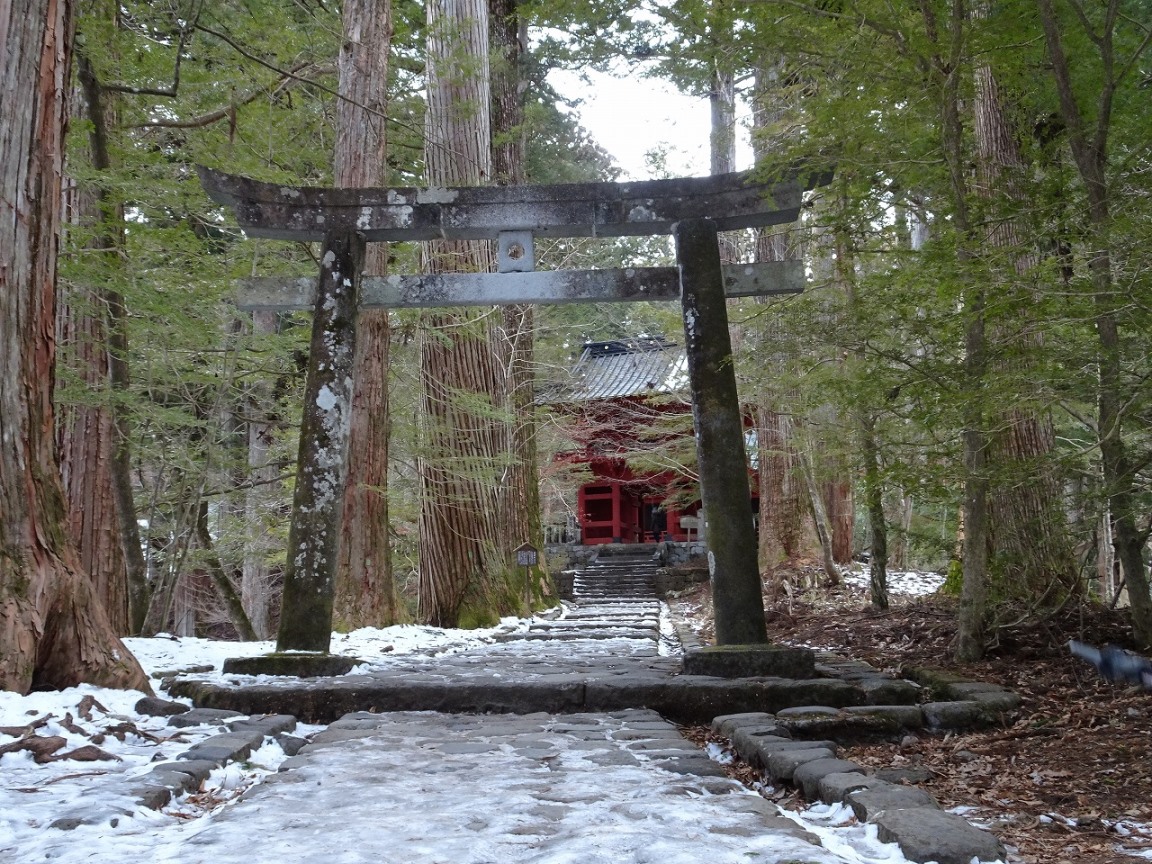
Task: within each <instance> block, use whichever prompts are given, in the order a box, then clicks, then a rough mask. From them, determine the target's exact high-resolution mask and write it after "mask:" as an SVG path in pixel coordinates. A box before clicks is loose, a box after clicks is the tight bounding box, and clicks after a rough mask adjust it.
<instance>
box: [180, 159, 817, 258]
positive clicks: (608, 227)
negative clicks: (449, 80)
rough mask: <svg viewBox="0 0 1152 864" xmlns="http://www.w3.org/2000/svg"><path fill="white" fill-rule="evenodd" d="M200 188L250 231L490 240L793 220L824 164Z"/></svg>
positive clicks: (241, 182) (296, 236)
mask: <svg viewBox="0 0 1152 864" xmlns="http://www.w3.org/2000/svg"><path fill="white" fill-rule="evenodd" d="M197 170H198V171H199V173H200V182H201V184H202V185H203V186H204V189H205V191H206V192H207V193H208V196H209V197H210V198H211V199H212V200H213V201H216V202H217V203H219V204H224V205H227V206H229V207H231V208H232V209H233V210H234V211H235V213H236V219H237V221H238V222H239V224H240V227H241V228H243V229H244V231H245V232H246V233H247V234H248V235H249V236H252V237H264V238H268V239H273V240H297V241H318V240H323V239H324V236H325V234H327V233H329V232H348V233H357V234H360V235H362V236H363V237H364V239H365V240H369V241H382V240H388V241H401V240H437V239H448V240H491V239H496V237H497V236H498V235H499V234H500V233H501V232H504V231H513V230H527V231H531V232H532V233H533V234H534V235H535V236H537V237H625V236H639V235H651V234H669V233H671V231H672V225H673V224H674V223H676V222H679V221H681V220H684V219H696V218H708V219H712V220H713V221H714V222H715V223H716V227H717V228H718V229H719V230H721V231H732V230H737V229H740V228H758V227H763V226H766V225H779V224H784V223H788V222H794V221H795V220H796V218H797V217H798V215H799V212H800V204H801V198H802V195H803V193H804V192H805V191H806V190H808V189H813V188H815V187H816V186H822V185H824V184H826V183H828V182H829V180H830V179H831V173H830V172H824V171H819V170H813V169H811V168H797V169H794V170H792V171H790V172H788V174H787V175H786V176H784V177H783V178H782V179H779V180H777V181H775V182H771V183H765V182H762V181H758V180H755V179H754V178H753V175H752V172H743V173H736V174H722V175H718V176H713V177H687V178H676V179H671V180H643V181H638V182H632V183H566V184H560V185H553V186H465V187H449V188H428V189H415V188H398V189H383V188H372V189H352V188H348V189H335V188H321V187H309V186H302V187H295V186H285V185H281V184H277V183H264V182H261V181H258V180H252V179H249V178H247V177H240V176H236V175H232V174H224V173H221V172H219V171H214V170H212V169H210V168H204V167H198V169H197Z"/></svg>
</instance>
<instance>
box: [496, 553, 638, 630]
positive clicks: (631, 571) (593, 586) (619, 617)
mask: <svg viewBox="0 0 1152 864" xmlns="http://www.w3.org/2000/svg"><path fill="white" fill-rule="evenodd" d="M606 548H607V547H606ZM658 566H659V565H658V564H657V562H656V561H655V560H653V558H652V555H651V554H650V553H647V552H642V553H636V552H628V553H624V554H612V553H608V554H604V553H601V554H600V556H599V557H598V558H597V560H596V561H594V562H593V563H592V564H590V565H589V566H588V567H587V569H585V570H581V571H580V572H579V573H577V574H576V579H575V587H574V591H573V598H574V599H573V602H572V603H570V604H569V605H568V606H566V607H565V609H564V612H563V613H562V614H561V616H560V617H559V618H554V619H541V620H536V621H533V622H532V625H531V626H530V627H529V629H528V632H527V633H521V634H518V635H519V638H521V639H537V640H543V639H557V640H574V639H647V640H652V641H653V642H656V641H658V640H659V638H660V600H659V598H658V597H657V595H656V569H657V567H658Z"/></svg>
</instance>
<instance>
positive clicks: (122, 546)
mask: <svg viewBox="0 0 1152 864" xmlns="http://www.w3.org/2000/svg"><path fill="white" fill-rule="evenodd" d="M104 11H105V14H106V15H107V17H108V18H110V19H112V21H113V22H114V21H115V18H116V13H115V11H114V10H104ZM77 79H78V84H79V87H77V88H76V91H75V92H74V100H75V101H74V109H75V112H74V113H75V114H76V116H78V117H82V118H83V119H84V120H85V121H86V122H87V124H88V126H89V130H90V131H89V135H88V143H89V152H88V158H89V162H90V164H91V167H92V168H94V169H95V170H97V171H99V172H107V171H110V170H111V169H112V167H113V165H112V158H111V149H110V146H109V134H110V127H111V125H112V124H113V123H114V122H115V118H114V115H111V116H110V112H111V111H112V108H111V107H110V106H109V104H107V103H108V94H107V93H105V92H104V90H103V88H101V86H100V82H99V81H98V80H97V78H96V72H95V69H94V68H93V66H92V64H91V63H90V62H89V60H88V58H87V57H86V56H84V55H82V54H81V55H79V57H78V75H77ZM72 197H73V200H74V203H73V205H72V207H71V208H70V209H71V212H72V213H73V216H72V218H73V221H74V223H75V224H77V225H78V231H79V232H87V234H88V235H89V239H88V240H87V242H86V243H85V244H84V245H85V247H86V249H85V254H83V255H82V256H81V261H82V262H83V271H84V273H85V278H84V280H83V281H82V282H77V283H76V284H74V285H71V286H68V288H67V290H66V291H65V292H64V297H65V298H66V300H65V302H64V303H63V304H61V307H60V312H59V315H58V319H59V322H60V323H59V327H60V331H59V335H60V339H61V354H62V358H61V359H62V361H63V362H67V363H69V364H70V366H71V367H72V368H73V370H74V373H75V374H76V375H77V376H78V377H79V378H80V379H81V381H82V382H83V384H84V385H85V389H86V390H87V391H88V392H89V393H96V394H100V395H99V398H98V400H97V401H95V402H94V403H91V404H73V405H70V406H68V407H67V409H66V410H65V413H64V414H63V416H62V417H61V423H60V444H61V449H60V454H61V456H60V458H61V472H62V475H63V477H64V485H65V492H66V494H67V496H68V500H69V517H70V523H71V529H72V534H73V536H74V537H75V538H76V539H77V545H78V547H79V552H80V560H81V566H82V567H83V568H84V570H85V571H86V572H88V573H91V574H92V577H93V579H95V580H96V586H97V591H98V593H100V595H101V597H102V599H103V601H104V604H105V608H106V609H107V610H108V613H109V617H110V619H111V620H112V624H113V627H115V628H116V631H117V633H120V634H122V635H126V634H128V633H139V632H140V629H141V627H142V625H143V621H144V615H145V612H146V610H147V605H148V595H149V590H148V580H147V566H146V563H145V561H144V552H143V548H142V547H141V543H140V529H139V525H138V524H137V522H136V502H135V494H134V492H133V489H132V477H131V457H130V452H129V443H128V429H129V428H130V421H129V418H128V409H127V406H126V405H125V404H124V400H123V398H122V394H124V393H126V392H127V390H128V387H129V380H128V360H127V351H128V340H127V335H126V333H125V317H126V315H125V308H124V299H123V297H122V295H121V294H120V292H119V291H118V290H116V288H115V282H116V280H117V278H118V277H119V276H120V273H121V269H122V255H123V249H124V237H123V231H122V229H121V227H120V226H121V223H122V222H123V207H122V206H121V205H120V203H119V202H118V201H116V200H114V199H113V197H112V196H111V195H110V194H109V192H108V190H107V189H106V188H103V187H102V186H100V185H98V184H89V185H88V186H86V187H76V188H75V189H74V190H73V191H72Z"/></svg>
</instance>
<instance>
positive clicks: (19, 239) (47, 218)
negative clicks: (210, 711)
mask: <svg viewBox="0 0 1152 864" xmlns="http://www.w3.org/2000/svg"><path fill="white" fill-rule="evenodd" d="M5 11H10V16H8V17H6V19H5V28H4V30H2V31H0V75H2V76H3V80H4V81H5V82H6V86H7V88H8V90H7V91H6V95H5V98H4V100H3V101H2V102H0V153H3V154H5V158H4V159H3V160H0V262H2V263H0V442H2V447H0V689H5V690H15V691H18V692H27V691H28V690H30V689H31V688H33V687H40V688H63V687H70V686H74V685H76V684H79V683H82V682H86V683H91V684H95V685H98V686H108V687H121V688H131V687H136V688H139V689H141V690H145V691H149V692H150V691H151V688H150V686H149V684H148V679H147V677H146V676H145V675H144V672H143V670H142V669H141V668H140V665H139V664H138V663H137V662H136V660H135V658H133V657H132V655H131V653H129V651H128V650H127V649H126V648H125V647H124V644H123V643H122V642H121V641H120V639H119V638H118V637H117V636H116V633H115V631H114V630H113V628H112V625H111V623H110V622H109V619H108V615H107V613H106V612H105V611H104V608H103V606H102V604H101V603H100V600H99V598H98V597H97V596H96V593H95V591H94V590H93V588H92V585H91V583H90V581H89V579H88V577H87V576H86V574H84V573H83V571H82V570H81V569H80V564H79V559H78V555H77V553H76V548H75V546H74V544H73V543H72V540H71V537H70V534H69V531H68V523H67V519H68V515H67V505H66V502H65V498H64V490H63V486H62V484H61V480H60V472H59V466H58V464H57V462H56V453H55V447H54V436H53V409H52V388H53V364H54V362H55V353H56V343H55V318H56V268H57V255H58V250H59V239H60V214H61V210H62V206H61V205H62V182H63V176H64V164H63V159H64V129H65V124H66V118H67V107H66V104H65V94H66V93H67V92H68V88H69V71H70V65H71V62H70V61H71V38H72V23H73V22H72V12H73V9H72V4H71V3H69V2H68V0H16V2H14V3H13V4H11V6H10V7H8V8H6V10H5Z"/></svg>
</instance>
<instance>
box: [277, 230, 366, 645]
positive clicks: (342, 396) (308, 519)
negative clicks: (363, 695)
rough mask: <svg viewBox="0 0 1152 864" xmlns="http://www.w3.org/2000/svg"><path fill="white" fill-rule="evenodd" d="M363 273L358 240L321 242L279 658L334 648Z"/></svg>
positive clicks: (332, 237) (348, 236)
mask: <svg viewBox="0 0 1152 864" xmlns="http://www.w3.org/2000/svg"><path fill="white" fill-rule="evenodd" d="M363 267H364V238H363V236H361V235H360V234H355V233H347V232H339V233H337V232H330V233H329V234H327V235H326V236H325V238H324V246H323V255H322V257H321V259H320V282H319V290H318V291H317V294H316V307H315V314H314V317H313V319H312V345H311V348H310V352H311V353H310V356H309V361H308V376H307V379H306V381H305V384H304V418H303V422H302V423H301V426H300V449H299V451H298V454H297V457H296V492H295V495H294V497H293V499H292V525H291V528H289V532H288V561H287V566H286V567H285V569H284V598H283V601H282V602H281V604H280V630H279V632H278V633H277V636H276V650H277V651H318V652H323V653H327V652H328V648H329V647H330V644H331V640H332V598H333V596H334V589H335V585H336V566H337V564H338V562H339V555H338V554H337V553H338V551H339V550H338V544H339V542H340V520H341V516H342V512H343V507H344V481H345V479H346V477H347V476H348V465H347V453H348V433H349V424H350V421H351V410H352V409H351V406H352V382H353V364H354V362H355V358H356V316H357V313H358V309H359V293H360V277H361V273H362V271H363Z"/></svg>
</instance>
